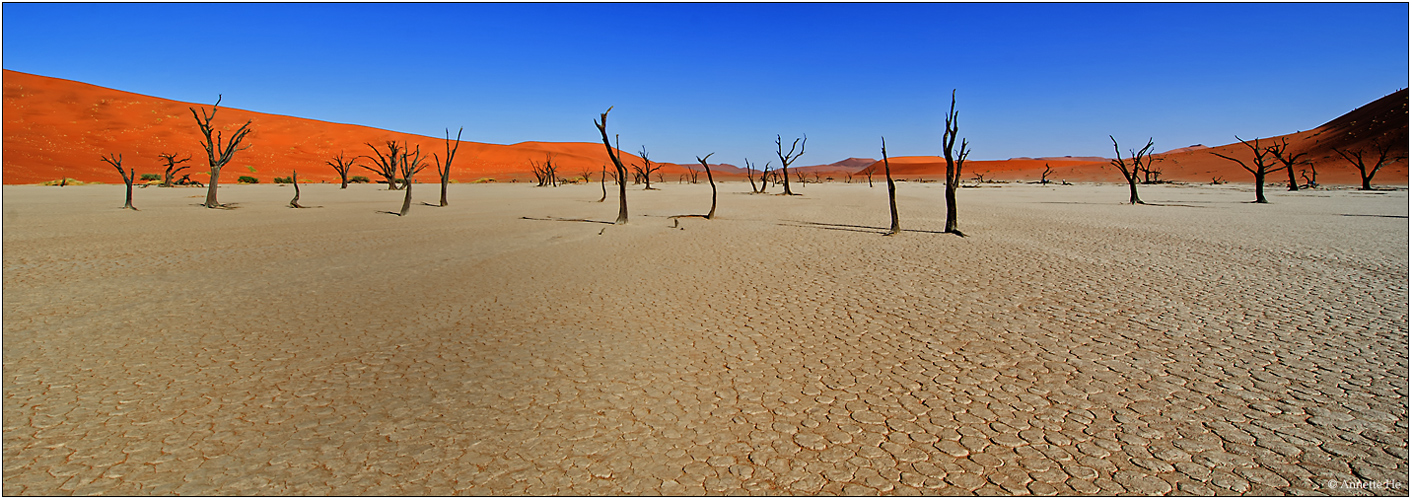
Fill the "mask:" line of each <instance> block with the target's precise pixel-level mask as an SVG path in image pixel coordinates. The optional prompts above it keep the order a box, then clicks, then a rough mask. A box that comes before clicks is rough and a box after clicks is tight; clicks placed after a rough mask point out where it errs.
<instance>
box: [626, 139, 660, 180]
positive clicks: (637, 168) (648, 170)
mask: <svg viewBox="0 0 1412 500" xmlns="http://www.w3.org/2000/svg"><path fill="white" fill-rule="evenodd" d="M637 156H638V157H640V158H642V165H637V164H633V166H632V170H633V174H634V176H636V177H637V178H638V179H639V180H641V181H642V182H643V183H646V184H647V187H645V188H643V189H644V190H651V189H652V173H653V172H656V171H658V170H661V169H662V165H661V164H657V166H655V167H654V166H653V165H654V164H653V163H652V160H649V159H648V158H647V146H643V147H642V149H640V150H638V152H637Z"/></svg>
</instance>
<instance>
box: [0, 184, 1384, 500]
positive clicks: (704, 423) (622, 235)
mask: <svg viewBox="0 0 1412 500" xmlns="http://www.w3.org/2000/svg"><path fill="white" fill-rule="evenodd" d="M122 189H123V188H122V186H120V185H106V186H76V187H66V188H54V187H35V186H5V187H4V188H3V208H4V212H3V213H4V240H3V242H4V256H3V265H4V281H3V291H4V302H3V305H4V308H3V311H4V312H3V314H4V318H3V322H4V376H3V385H4V388H3V391H4V414H3V417H4V418H3V427H4V450H3V462H4V476H3V478H4V481H3V483H4V487H3V493H4V494H7V495H11V494H69V493H75V494H90V493H104V494H131V495H139V494H144V495H145V494H283V495H297V494H335V495H373V494H382V495H412V494H414V495H425V494H438V495H439V494H453V493H473V494H474V493H489V494H498V495H512V494H535V495H542V494H595V495H597V494H673V495H677V494H685V495H700V494H712V493H725V494H732V495H746V494H755V493H787V494H849V495H856V494H873V493H885V494H917V493H925V494H948V495H949V494H966V493H978V494H989V495H1007V494H1026V493H1035V494H1055V493H1059V494H1118V493H1123V492H1131V493H1139V494H1164V493H1170V494H1180V493H1190V494H1197V495H1212V494H1217V495H1220V494H1231V493H1242V494H1295V493H1313V492H1317V493H1326V494H1337V495H1362V494H1387V495H1406V494H1407V491H1408V490H1407V479H1408V459H1407V449H1408V428H1407V419H1408V415H1407V408H1408V392H1407V390H1408V326H1407V325H1408V318H1407V310H1408V289H1407V287H1408V274H1407V266H1408V220H1407V219H1406V216H1407V214H1408V196H1407V191H1406V190H1400V191H1395V192H1386V193H1377V194H1368V193H1359V192H1355V191H1348V190H1336V191H1312V192H1311V191H1306V192H1300V193H1297V194H1291V193H1287V192H1284V191H1282V190H1279V189H1277V188H1271V189H1270V191H1269V196H1270V199H1271V201H1272V203H1270V204H1269V205H1254V204H1249V203H1245V202H1246V201H1248V200H1250V199H1253V194H1252V193H1251V189H1250V186H1249V185H1248V184H1246V185H1239V184H1231V185H1227V186H1220V187H1211V186H1186V187H1181V186H1163V187H1144V188H1143V189H1142V194H1143V197H1144V199H1145V200H1147V201H1149V202H1154V203H1164V204H1167V205H1168V206H1128V205H1125V204H1123V203H1122V202H1123V201H1126V199H1127V193H1126V186H1119V185H1104V186H1094V185H1083V186H1062V187H1058V186H1056V187H1040V186H1024V185H1007V186H1005V187H987V188H980V189H964V190H962V191H961V193H960V200H961V204H960V209H961V219H960V220H961V227H962V229H963V230H964V231H966V232H967V233H968V234H969V237H967V238H964V239H963V238H959V237H956V236H953V235H945V234H935V233H931V232H908V233H904V234H902V235H900V236H896V237H890V238H889V237H883V236H880V235H879V232H880V229H881V228H884V227H886V226H887V224H888V220H887V200H886V190H885V188H883V187H882V185H881V184H879V186H878V187H877V188H874V189H869V188H867V187H866V184H850V185H846V184H841V183H839V184H827V185H809V186H805V187H804V188H803V189H802V192H803V193H804V194H805V195H804V196H801V197H789V198H787V197H783V196H759V195H749V194H745V193H744V191H745V190H746V189H747V188H746V187H745V184H744V183H743V182H733V183H728V184H723V185H722V191H723V192H722V194H721V195H720V209H719V211H718V219H717V220H710V221H707V220H702V219H683V220H681V228H679V229H674V228H672V227H671V226H672V222H671V221H669V220H668V219H667V218H666V217H667V216H670V215H675V214H690V213H704V212H705V211H706V210H707V208H708V207H709V197H708V196H709V188H708V187H707V186H706V185H704V184H702V185H698V186H690V185H679V184H675V183H670V182H668V183H666V184H664V185H662V190H660V191H653V192H643V191H642V190H641V187H640V186H638V187H635V188H630V189H629V192H628V194H629V196H630V198H629V200H630V209H631V214H632V219H631V224H630V225H627V226H611V225H606V224H597V223H587V222H566V221H556V220H526V219H522V218H521V217H534V218H546V217H549V218H589V219H593V220H598V221H611V220H612V219H613V218H614V217H615V216H616V214H617V206H616V203H615V200H614V198H613V197H612V196H610V197H609V201H608V202H605V203H601V204H600V203H595V201H596V200H597V199H598V197H599V195H600V192H599V187H598V186H597V185H591V186H583V185H578V186H566V187H560V188H557V189H550V188H542V189H541V188H533V187H531V186H529V185H526V184H501V185H465V184H462V185H455V186H453V187H452V189H451V206H450V207H447V208H434V207H428V206H424V205H417V206H414V207H413V208H412V212H411V214H410V215H409V216H408V217H405V218H399V217H396V216H392V215H387V214H380V213H377V212H378V211H379V210H396V209H397V208H398V207H399V206H400V204H401V199H402V193H401V192H388V191H383V190H380V188H379V187H377V186H372V185H361V186H357V185H355V186H353V187H350V188H349V189H348V190H347V191H340V190H338V188H337V186H336V185H306V186H305V187H304V196H303V199H302V200H301V201H302V202H303V203H304V204H306V205H320V206H322V208H315V209H307V210H294V209H289V208H285V207H284V204H285V203H286V202H287V201H288V199H289V197H290V196H291V195H292V194H291V189H290V188H289V187H280V186H271V185H259V186H226V187H223V188H222V190H221V199H222V201H225V202H234V203H238V204H239V205H240V208H238V209H236V210H208V209H203V208H198V207H196V206H195V204H196V203H198V202H200V201H201V196H202V195H203V194H204V190H200V189H189V188H175V189H161V188H148V189H140V190H137V191H136V194H135V198H136V201H135V204H136V205H137V206H138V207H139V208H140V209H141V211H139V212H132V211H124V210H121V209H119V208H118V207H120V206H121V204H122ZM436 190H437V189H436V187H435V186H434V185H432V184H419V185H417V186H416V189H415V191H414V194H415V195H416V196H415V199H416V200H417V201H433V200H435V199H436ZM899 192H900V196H899V200H898V205H899V210H900V211H901V214H902V222H903V225H904V227H905V228H907V229H915V230H925V231H937V230H940V229H941V228H942V217H943V216H944V210H943V208H942V207H943V204H942V201H941V199H942V188H941V186H940V185H937V184H926V185H919V184H916V183H904V184H901V185H900V186H899ZM1377 216H1384V217H1377ZM1386 216H1396V217H1386ZM855 226H863V227H855ZM872 228H875V229H872ZM600 232H601V233H602V234H600Z"/></svg>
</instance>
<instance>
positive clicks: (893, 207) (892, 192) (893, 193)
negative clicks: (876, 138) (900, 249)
mask: <svg viewBox="0 0 1412 500" xmlns="http://www.w3.org/2000/svg"><path fill="white" fill-rule="evenodd" d="M882 157H883V174H884V175H886V176H887V207H888V209H889V210H890V211H891V212H892V227H891V228H889V229H888V230H887V234H886V236H892V235H894V234H897V233H900V232H902V225H901V224H900V223H898V221H897V185H896V184H894V183H893V182H892V167H891V166H889V165H888V163H887V138H886V137H884V138H882Z"/></svg>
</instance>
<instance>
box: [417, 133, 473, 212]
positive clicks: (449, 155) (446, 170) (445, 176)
mask: <svg viewBox="0 0 1412 500" xmlns="http://www.w3.org/2000/svg"><path fill="white" fill-rule="evenodd" d="M465 129H466V128H465V127H461V128H460V129H457V130H456V147H451V129H449V128H448V129H446V164H445V165H444V166H443V165H442V164H441V160H440V159H438V158H437V157H436V155H435V154H433V155H432V159H433V160H434V161H435V163H436V173H437V174H440V175H441V205H439V206H442V207H444V206H446V184H448V183H450V182H451V160H453V159H455V158H456V150H458V149H461V131H463V130H465ZM409 183H410V182H409Z"/></svg>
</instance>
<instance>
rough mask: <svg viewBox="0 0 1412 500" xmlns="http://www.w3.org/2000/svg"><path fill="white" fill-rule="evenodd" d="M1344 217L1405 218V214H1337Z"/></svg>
mask: <svg viewBox="0 0 1412 500" xmlns="http://www.w3.org/2000/svg"><path fill="white" fill-rule="evenodd" d="M1339 215H1342V216H1344V217H1387V218H1389V219H1406V218H1407V216H1406V215H1377V214H1339Z"/></svg>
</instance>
